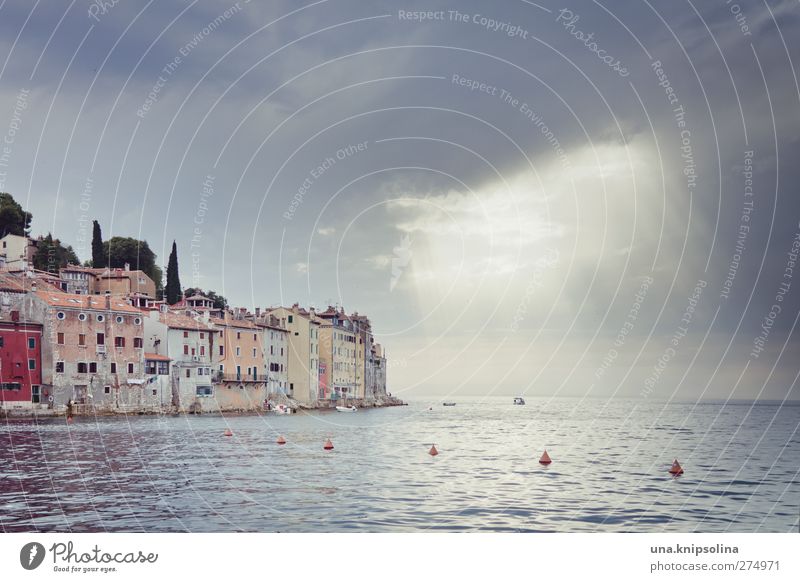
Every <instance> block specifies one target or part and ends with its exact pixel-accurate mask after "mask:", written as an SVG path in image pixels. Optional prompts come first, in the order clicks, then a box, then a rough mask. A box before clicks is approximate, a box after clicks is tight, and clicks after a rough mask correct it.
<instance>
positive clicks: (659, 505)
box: [0, 398, 800, 532]
mask: <svg viewBox="0 0 800 582" xmlns="http://www.w3.org/2000/svg"><path fill="white" fill-rule="evenodd" d="M527 401H528V404H527V405H526V406H512V405H511V398H502V399H491V400H488V401H480V400H477V399H476V400H468V399H459V400H458V401H457V402H458V404H457V405H456V406H454V407H442V406H441V403H439V402H425V403H423V402H414V403H412V404H411V405H410V406H407V407H399V408H387V409H373V410H364V411H359V412H358V413H355V414H343V413H336V412H332V413H331V412H324V413H322V412H320V413H313V414H298V415H295V416H290V417H289V416H247V417H237V416H234V417H219V416H200V417H194V416H190V417H138V416H135V417H130V418H100V419H76V421H75V422H74V423H73V424H72V425H70V426H67V424H66V422H65V420H64V419H58V420H47V421H40V422H38V423H34V422H31V421H8V422H2V423H0V528H2V530H3V531H6V532H11V531H76V532H79V531H80V532H85V531H93V532H96V531H132V532H140V531H179V532H180V531H259V532H261V531H265V532H271V531H281V532H320V531H321V532H347V531H365V532H376V531H392V532H401V531H495V532H501V531H503V532H515V531H680V532H691V531H700V532H712V531H742V532H752V531H771V532H790V531H793V532H796V531H798V527H800V526H799V525H798V518H799V517H800V479H799V478H798V470H799V469H800V434H799V433H798V425H799V424H800V406H797V405H790V406H787V405H784V406H782V407H779V406H777V405H773V404H758V405H755V406H753V405H752V404H751V403H746V404H743V403H736V404H728V405H727V406H722V405H720V404H698V405H694V404H670V405H664V404H662V403H654V402H645V403H642V402H641V401H626V400H617V401H605V400H584V401H580V400H572V399H555V400H550V399H534V398H528V399H527ZM429 407H432V410H429ZM226 427H230V428H231V430H232V431H233V433H234V436H233V437H224V436H223V432H224V430H225V428H226ZM281 434H282V435H284V436H285V437H286V439H287V441H288V444H286V445H285V446H278V445H276V444H275V440H276V438H277V437H278V435H281ZM329 436H330V437H331V439H332V440H333V443H334V445H335V449H334V450H333V451H332V452H325V451H323V449H322V444H323V442H324V440H325V439H326V438H327V437H329ZM431 443H435V444H436V447H437V448H438V449H439V451H440V455H439V456H437V457H431V456H430V455H428V449H429V448H430V444H431ZM545 447H546V448H547V450H548V452H549V453H550V456H551V457H552V459H553V463H552V465H550V466H549V467H543V466H541V465H539V463H538V458H539V456H540V455H541V452H542V450H543V449H544V448H545ZM674 457H677V458H678V459H679V460H680V462H681V464H682V465H683V467H684V468H685V470H686V473H685V474H684V475H683V476H681V477H679V478H672V477H671V476H670V475H669V474H668V473H667V469H668V468H669V465H670V463H671V462H672V460H673V458H674Z"/></svg>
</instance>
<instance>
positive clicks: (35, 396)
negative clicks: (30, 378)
mask: <svg viewBox="0 0 800 582" xmlns="http://www.w3.org/2000/svg"><path fill="white" fill-rule="evenodd" d="M41 391H42V388H41V386H31V402H33V403H34V404H39V403H40V402H41V401H42V399H41V394H42V392H41Z"/></svg>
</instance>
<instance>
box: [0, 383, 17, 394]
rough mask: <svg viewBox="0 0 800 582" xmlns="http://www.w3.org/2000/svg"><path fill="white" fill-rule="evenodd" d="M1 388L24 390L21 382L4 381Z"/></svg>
mask: <svg viewBox="0 0 800 582" xmlns="http://www.w3.org/2000/svg"><path fill="white" fill-rule="evenodd" d="M0 390H13V391H15V392H16V391H19V390H22V384H20V383H19V382H2V383H0Z"/></svg>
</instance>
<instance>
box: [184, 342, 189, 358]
mask: <svg viewBox="0 0 800 582" xmlns="http://www.w3.org/2000/svg"><path fill="white" fill-rule="evenodd" d="M183 355H184V356H188V355H189V344H183Z"/></svg>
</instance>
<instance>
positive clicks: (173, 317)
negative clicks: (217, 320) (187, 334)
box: [159, 312, 214, 331]
mask: <svg viewBox="0 0 800 582" xmlns="http://www.w3.org/2000/svg"><path fill="white" fill-rule="evenodd" d="M159 319H160V320H161V323H163V324H165V325H166V326H168V327H171V328H173V329H189V330H201V331H213V329H214V326H212V325H210V324H208V323H206V322H204V321H197V320H196V319H192V318H191V317H189V316H188V315H183V314H180V313H171V312H167V313H161V314H160V315H159Z"/></svg>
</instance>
